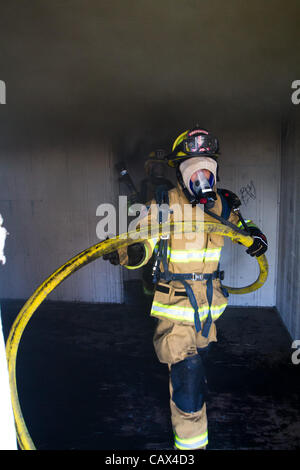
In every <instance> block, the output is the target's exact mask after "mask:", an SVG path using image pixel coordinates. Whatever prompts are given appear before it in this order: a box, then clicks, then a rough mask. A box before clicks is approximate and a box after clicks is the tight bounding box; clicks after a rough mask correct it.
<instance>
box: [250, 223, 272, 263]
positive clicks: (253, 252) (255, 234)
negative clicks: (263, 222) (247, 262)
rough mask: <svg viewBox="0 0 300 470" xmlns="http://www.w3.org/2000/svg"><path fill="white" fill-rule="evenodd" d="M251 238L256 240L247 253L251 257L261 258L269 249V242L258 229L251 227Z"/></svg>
mask: <svg viewBox="0 0 300 470" xmlns="http://www.w3.org/2000/svg"><path fill="white" fill-rule="evenodd" d="M249 232H250V236H251V237H252V238H253V239H254V242H253V244H252V245H251V246H249V248H248V250H246V253H248V254H249V255H250V256H261V255H263V254H264V253H265V252H266V251H267V249H268V241H267V238H266V236H265V235H264V234H263V233H262V232H261V231H260V230H259V229H258V228H256V227H249Z"/></svg>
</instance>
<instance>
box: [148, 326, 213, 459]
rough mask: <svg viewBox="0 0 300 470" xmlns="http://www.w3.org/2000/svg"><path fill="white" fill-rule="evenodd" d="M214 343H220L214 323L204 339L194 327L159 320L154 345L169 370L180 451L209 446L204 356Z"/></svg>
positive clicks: (172, 407) (172, 410)
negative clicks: (211, 343)
mask: <svg viewBox="0 0 300 470" xmlns="http://www.w3.org/2000/svg"><path fill="white" fill-rule="evenodd" d="M211 341H217V339H216V327H215V324H214V323H212V325H211V328H210V332H209V336H208V338H204V337H203V336H202V335H201V332H199V333H197V332H196V329H195V327H194V325H186V324H182V323H173V322H172V321H169V320H165V319H159V320H158V324H157V327H156V330H155V333H154V338H153V343H154V348H155V351H156V354H157V357H158V359H159V361H160V362H161V363H163V364H167V365H168V367H169V389H170V409H171V421H172V427H173V432H174V445H175V447H176V448H178V449H187V450H191V449H201V448H202V449H203V448H205V447H206V446H207V444H208V434H207V416H206V404H205V395H206V378H205V371H204V366H203V359H202V356H203V353H204V352H205V351H207V347H208V344H209V343H210V342H211Z"/></svg>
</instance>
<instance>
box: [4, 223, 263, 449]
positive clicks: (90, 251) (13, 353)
mask: <svg viewBox="0 0 300 470" xmlns="http://www.w3.org/2000/svg"><path fill="white" fill-rule="evenodd" d="M155 230H156V236H164V235H167V234H169V233H170V232H172V233H174V234H176V233H179V232H181V231H182V230H184V233H188V232H200V231H205V232H209V233H212V232H213V233H215V234H216V235H223V236H226V237H230V238H231V239H232V240H233V241H234V242H240V243H241V244H242V245H244V246H246V247H249V246H250V245H252V243H253V239H252V238H251V237H250V236H248V235H242V234H241V233H238V232H235V231H234V230H232V229H231V228H229V227H227V226H225V225H222V224H218V223H211V222H184V223H183V222H171V223H169V224H168V223H166V224H162V226H161V227H158V226H157V227H156V228H155V227H154V228H153V227H152V228H151V236H149V234H148V227H144V228H142V229H140V231H139V232H138V235H139V236H138V238H137V236H136V234H137V232H129V233H127V234H122V235H119V236H117V237H115V238H112V239H108V240H104V241H102V242H100V243H98V244H96V245H93V246H92V247H90V248H87V249H86V250H84V251H82V252H81V253H79V254H78V255H76V256H74V257H73V258H71V259H70V260H69V261H67V263H65V264H64V265H63V266H61V267H60V268H58V269H57V270H56V271H55V272H54V273H53V274H51V276H49V277H48V278H47V279H46V280H45V281H44V282H43V283H42V284H41V285H40V286H39V287H38V288H37V289H36V291H35V292H34V293H33V294H32V296H31V297H30V298H29V299H28V300H27V302H26V303H25V305H24V306H23V308H22V309H21V311H20V312H19V314H18V316H17V318H16V319H15V321H14V323H13V325H12V327H11V330H10V333H9V337H8V339H7V342H6V355H7V361H8V372H9V382H10V389H11V399H12V407H13V412H14V418H15V425H16V433H17V439H18V442H19V446H20V448H21V449H23V450H35V446H34V443H33V441H32V439H31V437H30V434H29V432H28V430H27V427H26V424H25V421H24V418H23V415H22V411H21V406H20V403H19V398H18V392H17V383H16V359H17V352H18V347H19V343H20V341H21V337H22V334H23V332H24V330H25V328H26V325H27V323H28V322H29V320H30V318H31V317H32V315H33V314H34V312H35V311H36V309H37V308H38V307H39V305H40V304H41V303H42V302H43V300H44V299H45V298H46V297H47V295H48V294H50V292H52V291H53V290H54V289H55V288H56V287H57V286H58V285H59V284H60V283H61V282H62V281H63V280H64V279H66V278H67V277H68V276H70V275H71V274H73V273H74V272H75V271H77V270H78V269H80V268H82V267H83V266H85V265H87V264H88V263H90V262H91V261H94V260H96V259H97V258H99V257H101V256H103V255H104V254H107V253H111V252H112V251H115V250H117V249H120V248H123V247H126V246H129V245H131V244H133V243H137V242H138V241H143V240H146V239H148V238H150V237H151V238H154V237H155ZM134 235H135V236H134ZM256 259H257V261H258V264H259V267H260V273H259V276H258V278H257V280H256V281H255V282H254V283H253V284H250V285H249V286H247V287H243V288H232V287H227V286H224V287H226V289H227V290H228V292H229V293H231V294H246V293H249V292H253V291H255V290H257V289H259V288H260V287H261V286H262V285H263V284H264V283H265V281H266V279H267V275H268V262H267V259H266V257H265V255H262V256H260V257H258V258H256Z"/></svg>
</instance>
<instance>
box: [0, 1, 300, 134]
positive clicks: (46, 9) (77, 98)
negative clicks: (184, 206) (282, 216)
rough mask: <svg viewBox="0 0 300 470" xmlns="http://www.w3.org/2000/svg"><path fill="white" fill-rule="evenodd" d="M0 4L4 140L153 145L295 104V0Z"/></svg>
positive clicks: (279, 112) (299, 73) (298, 5)
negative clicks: (109, 139) (106, 139)
mask: <svg viewBox="0 0 300 470" xmlns="http://www.w3.org/2000/svg"><path fill="white" fill-rule="evenodd" d="M1 3H2V5H1V15H0V61H1V62H0V63H1V68H0V79H1V80H4V81H5V83H6V87H7V88H6V90H7V104H6V105H5V106H0V120H1V127H2V130H3V132H2V136H1V137H0V138H1V139H2V140H3V139H5V138H8V139H12V140H13V139H14V140H18V139H20V141H21V140H22V138H23V137H24V136H25V137H26V138H27V139H28V137H30V138H31V139H33V138H34V139H42V138H43V139H61V138H63V137H64V138H75V136H76V137H77V138H78V136H80V138H82V139H83V138H86V137H89V138H93V137H96V138H100V137H101V136H102V135H114V136H118V137H120V138H121V139H122V138H123V139H124V138H128V139H133V138H134V136H139V138H141V137H143V138H145V139H146V140H147V139H148V140H151V139H154V140H156V141H157V143H159V142H160V141H163V140H164V139H166V138H167V136H169V135H171V134H172V133H174V129H176V130H177V131H179V132H180V131H182V130H185V129H186V128H188V127H190V126H193V125H194V124H195V123H196V122H199V123H201V124H202V125H203V126H205V127H210V128H211V127H217V128H218V127H222V126H225V125H226V126H242V127H245V126H248V125H250V123H251V122H254V121H256V122H257V121H258V122H262V123H263V122H267V121H269V120H273V119H280V118H281V117H282V116H283V115H285V114H286V113H288V112H289V110H290V109H291V107H292V106H294V105H291V83H292V81H293V80H295V79H300V61H299V50H300V47H299V46H300V32H299V13H300V2H299V0H286V1H285V2H283V1H282V0H270V1H265V2H263V1H261V0H259V1H258V0H253V1H251V2H249V1H246V0H245V1H243V0H228V1H226V2H225V1H224V0H210V1H204V0H202V1H201V0H151V1H150V0H81V1H79V0H64V1H61V0H51V1H49V2H45V1H43V0H39V1H35V0H31V1H30V2H25V1H24V2H20V1H17V0H10V1H9V2H1ZM299 112H300V106H299ZM179 132H177V133H179Z"/></svg>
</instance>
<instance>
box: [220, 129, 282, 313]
mask: <svg viewBox="0 0 300 470" xmlns="http://www.w3.org/2000/svg"><path fill="white" fill-rule="evenodd" d="M220 135H221V137H222V142H223V145H222V155H221V157H220V162H221V171H220V177H221V181H220V183H219V187H224V188H228V189H230V190H232V191H234V192H235V193H236V194H237V195H238V196H239V197H240V199H241V202H242V205H241V208H240V210H241V213H242V215H243V217H244V218H246V219H251V220H253V222H254V223H256V224H257V225H258V227H260V228H261V230H262V231H263V232H264V233H265V234H266V236H267V239H268V243H269V249H268V251H267V253H266V256H267V259H268V264H269V275H268V279H267V281H266V283H265V284H264V286H263V287H262V288H261V289H259V290H257V291H255V292H253V293H250V294H244V295H231V296H230V299H229V304H230V305H244V306H247V305H252V306H274V305H275V304H276V275H277V274H276V270H277V261H276V260H277V248H278V210H279V187H280V152H279V142H280V138H279V136H280V127H279V126H277V125H276V123H272V124H266V123H258V124H257V126H254V127H252V128H248V129H245V130H243V131H242V130H237V131H236V130H234V129H232V130H231V131H230V132H228V131H226V132H224V133H223V132H220ZM221 267H223V269H224V270H225V280H224V284H225V285H228V286H234V287H242V286H246V285H249V284H251V283H252V282H253V281H255V280H256V278H257V276H258V274H259V269H258V263H257V262H256V261H255V258H252V257H250V256H249V255H248V254H246V253H245V249H244V248H243V247H241V246H240V245H236V244H233V243H232V242H231V241H230V240H228V239H226V240H225V247H224V249H223V252H222V258H221Z"/></svg>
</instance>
